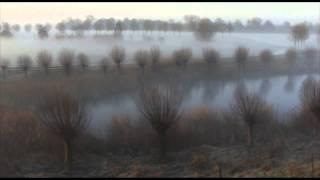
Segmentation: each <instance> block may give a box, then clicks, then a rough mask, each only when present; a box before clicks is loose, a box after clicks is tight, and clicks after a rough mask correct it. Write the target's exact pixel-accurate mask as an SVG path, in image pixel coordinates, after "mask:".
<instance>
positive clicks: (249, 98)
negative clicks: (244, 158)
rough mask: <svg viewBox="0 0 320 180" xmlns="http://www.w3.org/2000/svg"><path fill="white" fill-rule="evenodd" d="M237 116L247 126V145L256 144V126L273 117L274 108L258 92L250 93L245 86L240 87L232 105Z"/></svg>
mask: <svg viewBox="0 0 320 180" xmlns="http://www.w3.org/2000/svg"><path fill="white" fill-rule="evenodd" d="M231 107H232V110H233V112H234V113H235V115H236V117H239V118H240V119H241V120H242V121H243V122H244V123H245V124H246V126H247V145H248V147H249V148H250V147H252V146H253V145H254V128H255V126H256V125H257V124H258V123H259V122H260V121H264V120H267V119H270V118H272V108H271V106H269V105H268V104H267V103H266V102H265V100H264V99H262V98H261V97H260V96H259V95H257V94H252V93H249V92H248V91H247V90H246V89H245V88H244V89H238V90H236V91H235V94H234V102H233V104H232V105H231Z"/></svg>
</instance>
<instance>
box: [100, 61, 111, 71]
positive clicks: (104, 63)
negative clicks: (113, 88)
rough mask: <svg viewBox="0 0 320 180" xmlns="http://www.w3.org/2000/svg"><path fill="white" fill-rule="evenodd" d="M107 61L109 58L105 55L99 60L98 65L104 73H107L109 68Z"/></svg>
mask: <svg viewBox="0 0 320 180" xmlns="http://www.w3.org/2000/svg"><path fill="white" fill-rule="evenodd" d="M109 61H110V60H109V58H107V57H104V58H102V59H101V60H100V67H101V70H102V71H103V73H104V74H106V73H107V70H108V68H109Z"/></svg>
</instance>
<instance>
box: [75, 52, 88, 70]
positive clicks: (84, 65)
mask: <svg viewBox="0 0 320 180" xmlns="http://www.w3.org/2000/svg"><path fill="white" fill-rule="evenodd" d="M77 59H78V61H79V66H80V67H81V69H82V70H83V71H87V70H88V67H89V65H90V61H89V56H87V55H86V54H84V53H80V54H78V56H77Z"/></svg>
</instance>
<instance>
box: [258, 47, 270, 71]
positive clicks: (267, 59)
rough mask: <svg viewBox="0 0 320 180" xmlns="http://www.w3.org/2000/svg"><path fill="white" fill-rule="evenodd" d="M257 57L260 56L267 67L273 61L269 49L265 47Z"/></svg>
mask: <svg viewBox="0 0 320 180" xmlns="http://www.w3.org/2000/svg"><path fill="white" fill-rule="evenodd" d="M259 57H260V60H261V61H262V63H263V64H264V65H266V66H267V67H269V66H270V64H271V63H272V61H273V54H272V52H271V51H270V50H269V49H265V50H263V51H261V52H260V54H259Z"/></svg>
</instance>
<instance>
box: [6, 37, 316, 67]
mask: <svg viewBox="0 0 320 180" xmlns="http://www.w3.org/2000/svg"><path fill="white" fill-rule="evenodd" d="M55 33H56V32H52V33H51V36H50V37H49V39H45V40H41V39H38V38H37V35H36V33H35V32H31V33H25V32H23V31H22V32H19V33H16V34H15V36H14V38H11V39H6V38H0V54H1V57H5V58H8V59H10V61H11V66H15V65H16V59H17V57H18V56H19V55H21V54H28V55H30V56H31V57H32V58H35V57H36V54H37V53H38V52H39V51H40V50H42V49H46V50H50V51H51V52H52V53H53V56H54V58H55V63H57V61H56V57H57V53H58V52H59V51H60V50H61V49H63V48H70V49H73V50H75V52H76V53H79V52H84V53H86V54H88V55H89V56H90V58H91V61H92V63H93V64H95V63H97V62H98V61H99V60H100V59H101V58H102V57H103V56H108V55H109V52H110V50H111V48H112V47H113V46H115V45H121V46H123V47H124V48H125V49H126V51H127V58H126V61H125V62H124V63H126V64H132V63H134V62H133V61H132V57H133V56H132V54H133V53H134V52H135V51H136V50H138V49H140V48H142V49H149V48H150V47H152V46H155V45H156V46H159V47H160V49H161V51H162V53H163V55H164V56H165V57H170V56H171V54H172V52H173V51H174V50H176V49H178V48H184V47H188V48H191V49H192V51H193V56H194V57H201V55H202V48H205V47H213V48H215V49H217V50H218V51H219V52H220V54H221V56H222V57H231V56H232V54H233V52H234V49H235V48H237V47H238V46H240V45H242V46H246V47H248V48H249V49H250V54H252V55H257V54H258V53H259V52H260V51H261V50H263V49H270V50H271V51H272V52H273V53H274V54H281V53H283V52H284V51H285V50H286V49H287V48H289V47H291V46H293V42H292V41H291V40H290V36H289V34H283V33H282V34H279V33H278V34H277V33H231V34H228V33H224V34H221V33H218V34H216V35H215V37H214V38H213V39H212V40H211V41H210V42H199V41H196V40H195V39H194V36H193V34H192V33H181V35H179V34H178V33H172V32H168V33H162V32H153V33H147V34H145V35H143V34H144V33H143V32H135V33H132V32H125V33H124V38H123V40H120V41H119V40H114V39H108V38H93V37H92V34H94V33H95V32H88V33H86V34H85V36H84V38H79V39H77V38H74V39H68V38H66V39H56V38H55V37H54V34H55ZM108 33H109V34H111V33H112V32H107V33H105V34H108ZM143 36H148V37H149V38H150V39H151V40H146V39H144V38H143ZM161 37H162V38H164V40H163V41H161V40H160V39H159V38H161ZM316 42H317V41H316V35H314V34H312V35H310V38H309V39H308V40H307V41H306V42H305V44H304V46H303V47H306V46H313V47H315V46H316V45H317V43H316Z"/></svg>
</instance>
